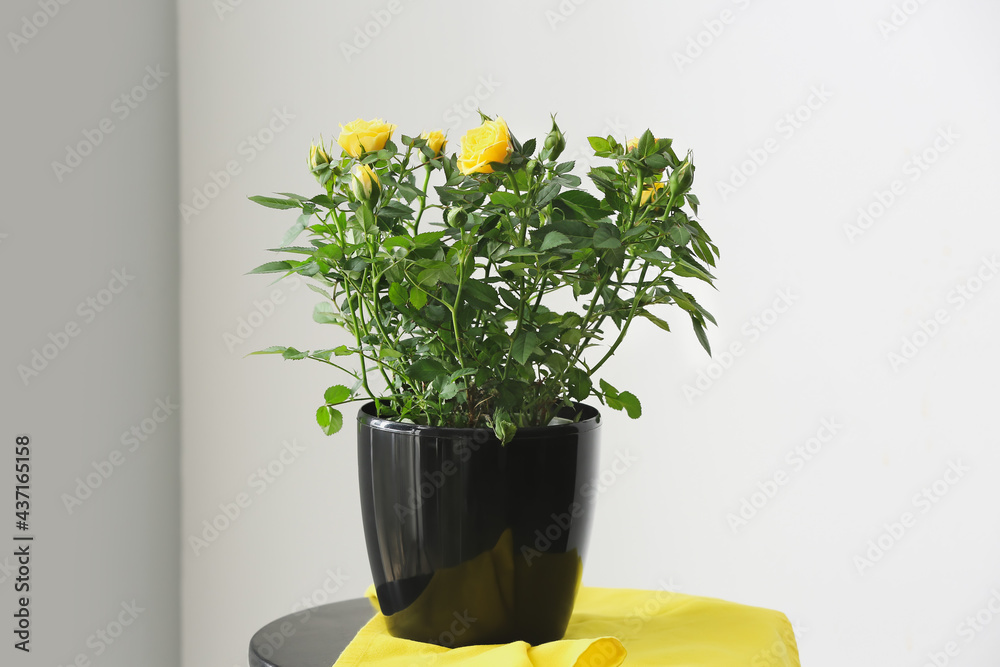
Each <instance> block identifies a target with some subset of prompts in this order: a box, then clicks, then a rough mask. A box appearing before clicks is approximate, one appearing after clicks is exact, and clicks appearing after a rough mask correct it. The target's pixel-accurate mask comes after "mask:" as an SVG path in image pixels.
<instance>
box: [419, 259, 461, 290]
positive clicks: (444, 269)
mask: <svg viewBox="0 0 1000 667" xmlns="http://www.w3.org/2000/svg"><path fill="white" fill-rule="evenodd" d="M426 264H430V266H428V267H427V268H426V269H424V270H423V271H421V272H420V273H419V274H417V282H418V283H420V284H421V285H429V286H434V285H436V284H437V283H438V282H443V283H449V284H451V285H457V284H458V276H457V275H455V267H454V266H452V265H451V264H448V263H447V262H439V261H432V262H427V263H426Z"/></svg>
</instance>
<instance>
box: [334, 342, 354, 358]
mask: <svg viewBox="0 0 1000 667" xmlns="http://www.w3.org/2000/svg"><path fill="white" fill-rule="evenodd" d="M333 354H334V355H335V356H338V357H349V356H351V355H352V354H354V350H352V349H351V348H349V347H347V346H346V345H338V346H337V347H335V348H333Z"/></svg>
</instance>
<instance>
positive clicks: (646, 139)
mask: <svg viewBox="0 0 1000 667" xmlns="http://www.w3.org/2000/svg"><path fill="white" fill-rule="evenodd" d="M655 147H656V139H655V138H654V137H653V133H652V132H650V131H649V130H646V131H645V132H643V133H642V136H641V137H639V145H638V146H637V147H636V152H637V153H638V154H639V155H640V156H645V155H649V154H650V153H651V152H652V151H653V148H655Z"/></svg>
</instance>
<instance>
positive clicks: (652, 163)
mask: <svg viewBox="0 0 1000 667" xmlns="http://www.w3.org/2000/svg"><path fill="white" fill-rule="evenodd" d="M644 162H645V163H646V166H648V167H649V168H650V169H666V168H667V167H669V166H670V162H669V161H668V160H667V158H665V157H663V156H662V155H660V154H659V153H653V154H652V155H649V156H647V157H646V159H645V160H644Z"/></svg>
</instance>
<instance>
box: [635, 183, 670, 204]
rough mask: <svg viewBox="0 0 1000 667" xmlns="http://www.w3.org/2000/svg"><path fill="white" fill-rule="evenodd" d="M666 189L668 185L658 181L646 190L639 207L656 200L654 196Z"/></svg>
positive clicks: (643, 192)
mask: <svg viewBox="0 0 1000 667" xmlns="http://www.w3.org/2000/svg"><path fill="white" fill-rule="evenodd" d="M665 187H667V184H666V183H664V182H663V181H656V182H655V183H653V184H652V185H651V186H649V187H647V188H646V189H644V190H643V191H642V196H641V197H640V199H639V205H640V206H645V205H646V202H648V201H649V200H650V199H651V198H654V195H655V194H656V193H658V192H659V191H660V190H662V189H663V188H665Z"/></svg>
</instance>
